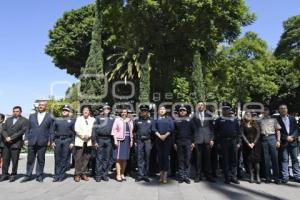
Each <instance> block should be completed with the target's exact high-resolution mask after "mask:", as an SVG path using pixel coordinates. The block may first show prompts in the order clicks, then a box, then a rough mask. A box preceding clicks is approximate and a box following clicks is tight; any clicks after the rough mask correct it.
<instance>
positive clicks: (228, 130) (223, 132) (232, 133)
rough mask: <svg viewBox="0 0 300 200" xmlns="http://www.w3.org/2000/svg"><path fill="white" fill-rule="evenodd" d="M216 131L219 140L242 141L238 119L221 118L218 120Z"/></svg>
mask: <svg viewBox="0 0 300 200" xmlns="http://www.w3.org/2000/svg"><path fill="white" fill-rule="evenodd" d="M215 131H216V135H217V138H218V140H222V139H225V138H236V139H240V124H239V121H238V120H237V119H234V118H223V117H220V118H219V119H217V120H216V123H215Z"/></svg>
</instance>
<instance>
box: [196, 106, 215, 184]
mask: <svg viewBox="0 0 300 200" xmlns="http://www.w3.org/2000/svg"><path fill="white" fill-rule="evenodd" d="M193 122H194V126H195V127H194V130H195V134H194V135H195V136H194V137H195V138H194V144H193V146H194V147H195V148H196V155H197V159H196V160H197V164H196V170H197V172H196V177H195V182H196V183H197V182H200V181H201V180H202V167H203V165H204V172H205V175H206V179H207V180H208V181H210V182H215V180H214V179H213V177H212V168H211V148H212V146H213V145H214V132H213V120H212V115H210V114H209V113H208V112H207V111H206V106H205V103H203V102H199V103H198V104H197V107H196V112H195V114H194V117H193Z"/></svg>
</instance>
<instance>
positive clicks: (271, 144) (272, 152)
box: [262, 134, 279, 180]
mask: <svg viewBox="0 0 300 200" xmlns="http://www.w3.org/2000/svg"><path fill="white" fill-rule="evenodd" d="M262 149H263V155H264V164H265V173H266V179H267V180H271V165H270V164H271V162H272V170H273V178H274V179H275V180H278V179H279V165H278V150H277V147H276V136H275V134H273V135H269V136H265V137H263V138H262Z"/></svg>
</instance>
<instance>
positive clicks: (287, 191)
mask: <svg viewBox="0 0 300 200" xmlns="http://www.w3.org/2000/svg"><path fill="white" fill-rule="evenodd" d="M53 163H54V162H53V157H52V156H47V157H46V167H45V172H46V178H45V180H44V183H38V182H36V181H35V180H33V181H31V182H27V183H20V180H21V178H22V176H24V173H25V164H26V158H25V157H24V156H21V160H20V166H19V173H20V176H19V177H18V180H17V181H16V182H15V183H9V182H2V183H0V200H25V199H26V200H69V199H70V200H102V199H105V200H119V199H120V200H135V199H138V200H223V199H224V200H225V199H232V200H233V199H234V200H235V199H236V200H252V199H259V200H271V199H285V200H298V199H299V198H300V184H298V183H293V182H290V183H289V184H288V185H275V184H264V183H262V184H260V185H257V184H249V183H248V182H245V181H242V182H241V184H240V185H225V184H224V183H223V180H222V179H219V180H218V182H217V183H208V182H206V181H202V182H200V183H197V184H196V183H192V184H190V185H187V184H178V183H177V182H176V181H174V180H172V181H170V183H169V184H166V185H159V183H158V181H157V180H153V181H152V182H151V183H148V184H147V183H142V182H141V183H135V182H134V179H132V178H128V180H127V181H126V182H123V183H118V182H116V181H114V180H110V181H109V182H101V183H96V182H95V181H94V180H91V181H89V182H80V183H75V182H74V181H73V179H72V178H71V173H73V171H70V172H69V173H70V178H67V179H66V180H65V181H64V182H61V183H52V178H51V174H52V173H53Z"/></svg>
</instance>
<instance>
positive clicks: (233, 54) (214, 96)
mask: <svg viewBox="0 0 300 200" xmlns="http://www.w3.org/2000/svg"><path fill="white" fill-rule="evenodd" d="M275 60H276V59H275V58H274V57H273V56H272V53H271V52H270V51H269V50H268V47H267V44H266V42H265V41H263V40H262V39H260V38H259V37H258V36H257V34H255V33H253V32H248V33H246V34H245V36H243V37H242V38H239V39H237V40H236V41H234V42H233V43H232V44H231V45H230V46H223V47H222V48H220V49H219V52H218V55H217V64H216V65H214V66H211V67H210V68H209V70H208V73H207V76H206V79H205V80H206V83H207V87H206V88H207V94H208V99H209V100H216V101H218V102H220V101H232V102H233V103H236V102H241V103H245V102H249V101H259V102H263V103H267V102H269V101H270V99H271V97H272V95H277V93H278V89H279V88H278V85H277V81H276V80H277V72H276V65H274V62H275Z"/></svg>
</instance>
